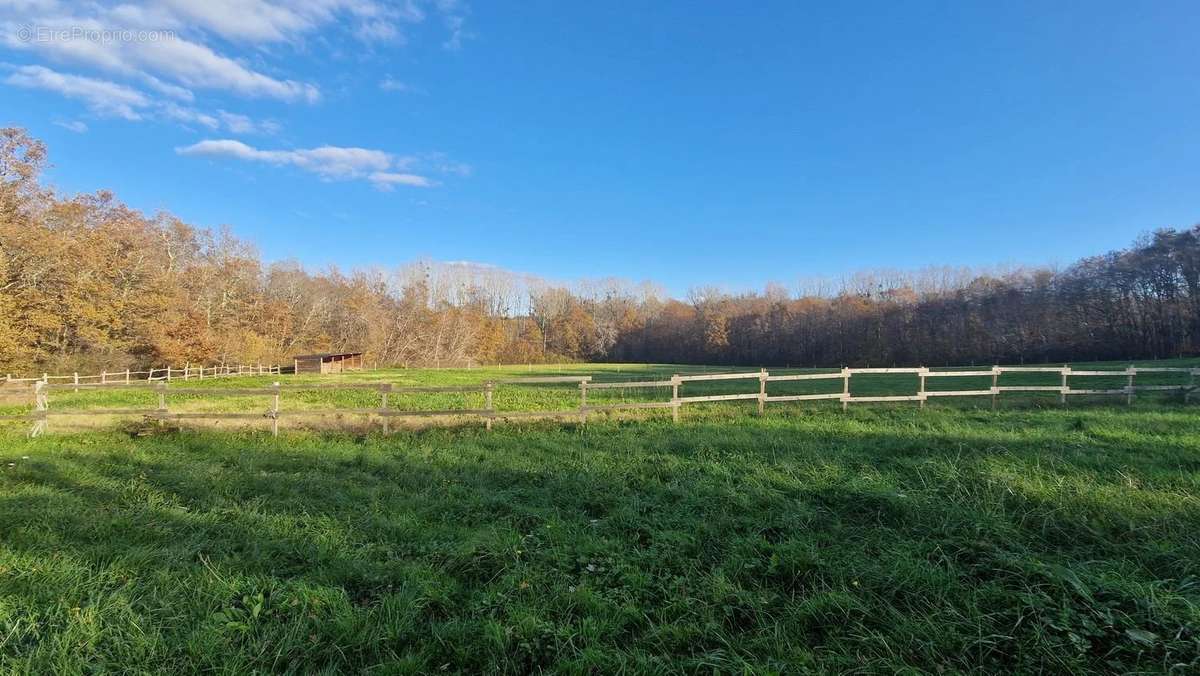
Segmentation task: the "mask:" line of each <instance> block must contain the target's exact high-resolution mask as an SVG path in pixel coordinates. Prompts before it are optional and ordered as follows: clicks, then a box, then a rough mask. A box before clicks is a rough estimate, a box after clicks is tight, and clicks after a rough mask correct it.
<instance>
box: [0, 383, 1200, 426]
mask: <svg viewBox="0 0 1200 676" xmlns="http://www.w3.org/2000/svg"><path fill="white" fill-rule="evenodd" d="M275 368H276V369H277V368H278V367H275ZM275 372H276V373H278V371H277V370H276V371H275ZM262 373H263V374H265V373H267V371H265V370H264V371H262ZM1006 373H1038V374H1057V375H1058V376H1059V377H1060V378H1061V380H1060V384H1058V385H999V384H998V380H999V378H1000V377H1001V376H1002V375H1004V374H1006ZM1139 373H1159V374H1161V373H1178V374H1181V375H1187V382H1186V383H1184V384H1178V385H1162V384H1152V385H1137V384H1136V382H1135V378H1136V377H1137V375H1138V374H1139ZM228 375H235V374H233V373H230V374H228ZM243 375H245V374H243ZM860 375H915V376H917V381H918V385H917V391H916V392H915V393H912V394H901V395H870V396H856V395H853V394H851V382H852V380H853V379H854V377H855V376H860ZM1197 375H1200V368H1187V367H1176V368H1172V367H1148V368H1138V367H1133V366H1131V367H1128V368H1125V369H1120V370H1117V369H1113V370H1097V369H1088V370H1082V369H1081V370H1074V369H1072V368H1071V367H1069V366H1062V367H1028V366H993V367H992V368H990V369H987V370H978V371H965V370H956V371H931V370H929V369H928V368H925V367H918V368H843V369H842V370H841V371H839V372H830V373H804V374H779V375H774V376H773V375H771V374H770V373H768V372H767V370H766V369H762V370H761V371H758V372H738V373H710V374H704V375H678V374H676V375H673V376H672V377H671V378H670V379H669V380H640V381H621V382H600V383H594V382H592V381H591V376H555V377H532V378H513V379H506V380H499V381H488V382H484V383H481V384H477V385H463V386H403V385H395V384H392V383H328V384H326V383H321V384H311V385H304V384H289V385H283V384H281V383H279V382H276V383H274V384H272V385H270V386H265V387H242V388H231V387H224V388H216V387H213V388H209V387H188V386H182V387H180V386H173V385H172V384H171V383H170V382H168V381H167V380H166V379H161V380H157V381H114V382H111V383H107V384H103V385H101V384H99V383H80V384H75V383H74V382H72V383H55V382H50V381H49V379H48V378H40V379H37V380H33V381H32V388H31V389H32V392H33V404H34V410H33V411H31V412H28V413H25V414H19V415H0V420H27V421H30V422H32V424H33V426H32V429H31V430H30V435H31V436H37V435H39V434H41V433H42V432H44V431H45V430H46V428H47V424H48V421H49V420H50V418H52V417H58V416H114V415H116V416H129V415H136V416H146V417H149V418H153V419H157V420H190V419H228V420H255V419H260V420H261V419H265V420H268V421H270V423H271V430H272V433H274V434H278V433H279V419H280V418H284V417H307V416H336V415H355V416H367V417H370V416H375V417H378V418H379V419H380V420H381V421H382V425H383V429H384V431H388V430H389V420H390V419H392V418H397V417H405V418H419V417H467V418H480V419H482V420H483V421H484V422H485V424H486V426H487V428H488V429H489V430H490V429H491V428H492V422H493V421H495V420H507V419H522V418H564V417H566V418H577V419H579V420H580V421H583V422H586V421H587V418H588V415H589V414H591V413H599V412H612V411H620V410H639V409H641V410H653V409H670V410H671V413H672V418H673V419H674V420H675V421H678V420H679V411H680V408H681V407H683V406H684V405H688V404H701V403H708V402H723V401H751V400H753V401H757V402H758V412H759V413H762V412H763V410H764V407H765V406H766V404H768V403H784V402H803V401H820V400H836V401H840V402H841V404H842V409H843V410H845V409H846V408H847V406H849V405H850V404H861V403H885V402H917V403H918V404H919V405H920V407H922V408H924V406H925V402H926V400H927V399H928V398H931V397H934V398H940V397H986V396H990V397H991V398H992V407H993V408H994V407H995V406H996V400H997V397H998V395H1000V394H1001V393H1005V392H1046V393H1054V394H1058V395H1059V400H1060V402H1061V403H1063V404H1065V403H1066V401H1067V397H1068V396H1069V395H1114V396H1115V395H1120V396H1124V397H1125V398H1126V403H1127V404H1132V403H1133V398H1134V396H1135V395H1136V393H1138V392H1143V391H1155V392H1162V391H1176V392H1180V393H1182V394H1183V396H1184V400H1185V402H1186V401H1190V399H1191V397H1192V395H1193V394H1194V393H1195V391H1196V390H1197V386H1196V376H1197ZM931 377H935V378H981V377H984V378H990V379H991V382H992V385H991V386H990V387H988V388H978V387H976V388H974V389H969V390H927V389H926V388H925V384H926V379H928V378H931ZM1095 377H1108V378H1124V379H1125V385H1124V386H1123V387H1120V388H1094V387H1093V388H1087V387H1084V388H1073V387H1071V386H1070V379H1071V378H1095ZM186 379H187V378H185V380H186ZM730 380H757V381H758V383H759V387H758V391H757V392H743V393H722V394H703V395H699V394H698V395H693V396H681V395H680V387H681V386H682V385H684V384H686V383H711V382H718V381H730ZM806 380H840V381H841V386H842V387H841V391H840V392H828V393H805V394H776V395H771V394H769V393H768V391H767V389H768V387H767V386H768V383H778V382H789V381H791V382H795V381H806ZM543 384H575V385H577V386H578V388H579V397H580V399H579V406H578V407H577V408H573V409H567V410H548V411H501V410H497V409H496V408H495V406H494V405H493V400H494V394H495V390H496V387H497V385H543ZM667 387H670V388H671V397H670V399H667V400H665V401H638V402H618V403H600V404H595V403H590V402H589V400H588V393H589V392H595V391H604V390H620V389H635V388H640V389H657V388H667ZM100 388H104V389H114V388H130V389H137V388H140V389H143V390H149V391H152V392H155V393H156V394H157V395H158V406H157V407H155V408H146V407H144V406H143V407H138V408H94V409H93V408H84V409H51V408H50V393H51V392H52V391H56V390H68V389H71V390H76V391H78V390H96V389H100ZM300 390H363V391H368V392H370V391H374V392H376V393H377V394H378V395H379V405H378V406H375V407H334V408H316V409H286V410H285V409H283V408H281V402H282V397H283V395H284V393H286V392H294V391H300ZM434 393H461V394H468V393H477V394H481V395H482V396H483V401H484V405H483V407H482V408H461V409H431V410H422V409H397V408H392V407H390V406H389V404H388V398H389V397H390V396H392V395H396V394H434ZM180 394H182V395H193V396H194V395H220V396H264V397H270V398H271V399H270V401H271V405H270V407H269V408H267V409H266V410H265V411H262V412H259V413H253V412H247V411H178V410H177V411H171V410H170V409H169V408H168V396H169V395H180Z"/></svg>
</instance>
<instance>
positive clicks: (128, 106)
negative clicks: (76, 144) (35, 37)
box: [4, 66, 278, 133]
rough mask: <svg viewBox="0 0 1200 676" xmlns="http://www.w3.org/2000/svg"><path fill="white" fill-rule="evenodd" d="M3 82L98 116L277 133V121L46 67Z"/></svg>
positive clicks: (16, 72) (16, 71)
mask: <svg viewBox="0 0 1200 676" xmlns="http://www.w3.org/2000/svg"><path fill="white" fill-rule="evenodd" d="M4 83H5V84H8V85H12V86H15V87H24V88H27V89H42V90H45V91H50V92H54V93H56V94H59V95H61V96H64V97H66V98H69V99H75V100H78V101H82V102H83V104H84V105H85V106H86V107H87V109H88V110H90V111H91V112H92V113H93V114H95V115H97V116H99V117H117V118H121V119H124V120H133V121H139V120H148V119H157V120H169V121H172V122H177V123H179V124H182V125H185V126H197V127H204V128H206V129H210V130H217V129H227V130H229V131H231V132H233V133H274V132H275V131H277V130H278V124H277V123H275V122H270V121H266V122H256V121H255V120H252V119H251V118H249V117H247V116H245V115H239V114H237V113H230V112H228V111H225V110H221V111H218V112H217V113H216V114H215V115H214V114H209V113H205V112H202V111H200V110H197V109H195V108H192V107H190V106H186V105H182V104H179V103H176V102H174V101H163V100H159V99H155V98H154V97H152V96H150V95H148V94H146V93H145V92H142V91H139V90H137V89H134V88H132V87H128V86H125V85H122V84H118V83H116V82H111V81H109V80H101V79H98V78H93V77H85V76H82V75H73V74H69V73H61V72H59V71H56V70H53V69H50V68H46V67H45V66H17V67H14V68H13V69H12V72H11V73H9V75H8V76H7V77H5V78H4ZM80 124H82V123H80Z"/></svg>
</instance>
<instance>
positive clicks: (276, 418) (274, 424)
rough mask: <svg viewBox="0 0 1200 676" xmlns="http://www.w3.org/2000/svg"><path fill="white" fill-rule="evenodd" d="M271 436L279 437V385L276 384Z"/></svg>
mask: <svg viewBox="0 0 1200 676" xmlns="http://www.w3.org/2000/svg"><path fill="white" fill-rule="evenodd" d="M271 436H273V437H277V436H279V383H278V382H276V383H275V400H274V402H273V403H272V406H271Z"/></svg>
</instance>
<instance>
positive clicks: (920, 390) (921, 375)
mask: <svg viewBox="0 0 1200 676" xmlns="http://www.w3.org/2000/svg"><path fill="white" fill-rule="evenodd" d="M928 374H929V369H928V368H926V367H924V366H922V367H921V370H920V371H917V380H918V381H919V382H920V385H919V386H918V387H917V396H918V397H920V398H921V400H920V401H919V402H917V404H918V406H917V408H919V409H924V408H925V376H926V375H928Z"/></svg>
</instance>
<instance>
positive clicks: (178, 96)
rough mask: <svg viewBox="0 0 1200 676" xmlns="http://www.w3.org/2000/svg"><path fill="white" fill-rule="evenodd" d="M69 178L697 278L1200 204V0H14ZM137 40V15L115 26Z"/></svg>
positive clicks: (249, 219)
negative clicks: (119, 0)
mask: <svg viewBox="0 0 1200 676" xmlns="http://www.w3.org/2000/svg"><path fill="white" fill-rule="evenodd" d="M0 17H2V19H0V29H2V30H3V35H2V36H0V50H2V51H3V54H2V55H0V62H2V63H3V65H2V70H0V82H2V83H3V90H2V91H3V96H2V97H0V123H2V124H15V125H19V126H24V127H27V128H28V129H30V130H31V131H32V132H33V133H34V134H35V135H37V136H38V137H40V138H42V139H44V140H45V141H46V142H47V143H48V144H49V146H50V150H51V160H52V162H53V164H54V167H53V168H52V170H51V172H50V178H51V180H52V181H53V183H54V184H55V185H56V186H58V187H59V188H61V189H62V190H64V191H69V192H75V191H91V190H96V189H100V188H104V189H110V190H113V191H114V192H115V193H116V194H117V195H118V196H119V197H120V198H122V199H123V200H125V201H126V202H127V203H129V204H130V205H131V206H134V207H136V208H139V209H143V210H146V211H154V210H156V209H166V210H169V211H171V212H173V213H175V214H177V215H179V216H181V217H182V218H184V219H185V220H187V221H189V222H192V223H195V224H197V225H202V226H207V227H216V226H219V225H221V224H228V225H229V226H231V227H232V229H233V230H234V231H235V232H236V233H238V234H239V235H241V236H243V237H245V238H247V239H249V240H251V241H253V242H254V243H255V244H257V246H258V247H259V249H260V250H261V252H262V253H263V255H264V257H266V258H267V259H270V260H277V259H288V258H294V259H297V260H299V261H301V262H303V263H304V264H305V265H306V266H309V267H312V268H321V267H323V266H326V265H329V264H336V265H338V266H340V267H342V268H351V267H354V266H362V265H384V266H392V265H397V264H400V263H403V262H406V261H410V260H412V259H415V258H431V259H435V260H469V261H475V262H480V263H488V264H494V265H497V266H501V267H504V268H509V269H513V270H517V271H522V272H530V273H534V274H538V275H543V276H546V277H550V278H554V279H574V278H579V277H601V276H609V275H612V276H620V277H627V278H630V279H632V280H642V279H652V280H654V281H657V282H659V283H661V284H663V285H664V286H665V287H666V288H667V289H668V291H670V292H672V293H674V294H676V295H682V294H683V293H685V292H686V290H687V288H688V287H690V286H692V285H699V284H718V285H724V286H726V287H728V288H730V289H734V290H740V289H749V288H761V287H762V286H763V285H764V284H765V283H766V282H768V281H778V282H782V283H784V284H792V283H794V282H795V281H796V280H797V279H800V278H807V277H813V276H823V275H828V276H837V275H840V274H843V273H849V272H852V271H855V270H859V269H863V268H874V267H891V268H905V269H907V268H919V267H923V266H927V265H991V264H1012V263H1031V264H1040V263H1059V264H1062V263H1069V262H1071V261H1073V260H1075V259H1076V258H1078V257H1080V256H1084V255H1088V254H1092V253H1100V252H1103V251H1106V250H1108V249H1112V248H1119V247H1123V246H1127V245H1128V244H1129V243H1130V242H1131V240H1132V239H1133V238H1134V237H1136V236H1137V235H1138V234H1140V233H1142V232H1145V231H1148V230H1151V229H1154V228H1158V227H1167V226H1175V227H1179V226H1189V225H1192V224H1194V223H1196V222H1200V199H1198V198H1200V162H1197V161H1196V158H1197V157H1200V114H1198V111H1200V68H1198V66H1200V41H1197V40H1196V35H1200V5H1197V4H1196V3H1195V2H1192V1H1180V2H1169V1H1156V2H1150V3H1129V2H1090V3H1078V4H1077V3H1046V2H1030V3H1021V2H1011V3H955V2H937V3H924V2H900V3H896V2H878V3H872V2H865V3H856V4H854V5H849V4H846V3H798V2H778V3H775V2H753V3H675V2H631V3H607V4H605V3H563V2H534V1H531V2H520V3H486V4H485V3H471V4H467V3H465V2H455V1H452V0H442V1H440V2H419V1H417V0H413V1H412V2H407V3H390V2H383V1H382V0H310V1H309V2H303V3H301V2H296V3H287V2H282V1H280V0H272V1H268V0H208V1H206V2H203V3H201V2H190V1H188V0H164V1H163V2H158V3H143V4H138V3H128V4H111V3H81V2H71V3H61V4H60V3H57V2H55V1H54V0H0ZM111 29H121V30H123V31H124V32H104V31H110V30H111Z"/></svg>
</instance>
